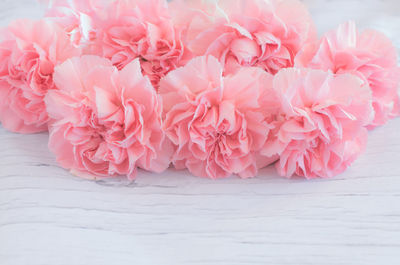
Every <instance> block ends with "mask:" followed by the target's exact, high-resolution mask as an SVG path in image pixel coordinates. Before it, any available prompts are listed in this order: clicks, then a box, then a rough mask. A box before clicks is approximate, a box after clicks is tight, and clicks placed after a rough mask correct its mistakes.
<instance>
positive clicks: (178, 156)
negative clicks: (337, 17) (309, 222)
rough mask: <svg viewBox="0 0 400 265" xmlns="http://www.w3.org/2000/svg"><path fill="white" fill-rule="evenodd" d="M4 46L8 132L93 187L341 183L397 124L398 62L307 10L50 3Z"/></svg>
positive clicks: (4, 39)
mask: <svg viewBox="0 0 400 265" xmlns="http://www.w3.org/2000/svg"><path fill="white" fill-rule="evenodd" d="M45 2H46V4H47V9H46V14H45V16H44V17H43V18H41V19H39V20H26V19H22V20H17V21H14V22H12V23H10V25H9V26H8V27H7V28H4V29H3V30H2V31H1V32H0V122H1V124H2V126H3V127H4V128H6V129H8V130H10V131H12V132H17V133H24V134H26V133H38V132H44V131H48V132H49V145H48V146H49V148H50V150H51V151H52V152H53V153H54V154H55V156H56V158H57V161H58V163H59V164H60V165H61V166H62V167H64V168H66V169H68V170H70V171H71V172H72V173H73V174H75V175H78V176H81V177H88V178H98V177H113V176H121V175H122V176H127V177H128V178H129V179H134V178H135V177H136V175H137V171H138V168H140V169H143V170H148V171H152V172H157V173H159V172H162V171H164V170H166V169H167V168H168V167H170V166H171V165H173V166H174V167H175V168H177V169H188V170H189V171H190V172H191V173H192V174H194V175H196V176H200V177H208V178H224V177H228V176H231V175H233V174H235V175H238V176H240V177H242V178H249V177H254V176H256V175H257V173H258V170H259V169H261V168H263V167H266V166H268V165H271V164H275V167H276V169H277V172H278V174H279V175H281V176H285V177H291V176H293V175H298V176H304V177H305V178H307V179H310V178H327V177H333V176H335V175H337V174H340V173H342V172H344V171H345V170H346V169H347V168H348V167H349V166H350V165H351V164H352V163H353V162H354V161H355V160H356V159H357V158H358V157H359V155H360V154H361V153H362V152H363V151H364V150H365V147H366V143H367V138H368V131H369V130H372V129H374V128H375V127H377V126H381V125H384V124H385V123H386V122H388V121H389V120H390V119H392V118H395V117H397V116H399V115H400V95H399V94H400V93H399V83H400V68H399V67H398V65H397V52H396V48H395V47H394V45H393V44H392V42H391V41H390V39H388V38H387V37H386V36H385V35H384V34H383V33H380V32H378V31H375V30H364V31H361V32H360V31H358V30H357V28H356V25H355V23H354V22H347V23H344V24H342V25H339V27H338V28H337V29H334V30H332V31H330V32H327V33H326V34H324V35H323V36H322V37H321V38H318V37H317V34H316V29H315V25H314V23H313V21H312V19H311V16H310V14H309V12H308V11H307V9H306V7H305V6H304V5H303V4H302V3H301V2H300V1H297V0H219V1H206V0H186V1H184V0H173V1H172V2H169V3H168V2H167V1H165V0H113V1H110V0H53V1H45Z"/></svg>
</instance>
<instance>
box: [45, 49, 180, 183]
mask: <svg viewBox="0 0 400 265" xmlns="http://www.w3.org/2000/svg"><path fill="white" fill-rule="evenodd" d="M54 81H55V83H56V85H57V86H58V88H59V90H52V91H49V93H48V95H47V96H46V99H45V101H46V106H47V110H48V113H49V115H50V117H51V118H52V119H53V121H52V122H51V125H50V126H49V131H50V140H49V148H50V149H51V151H52V152H54V153H55V155H56V157H57V160H58V162H59V163H60V164H61V165H62V166H63V167H64V168H67V169H71V171H72V172H73V173H74V174H77V175H79V176H86V175H88V176H90V177H91V176H93V175H94V176H115V175H127V176H128V177H129V178H130V179H133V178H134V177H135V174H136V171H137V170H136V169H137V167H140V168H142V169H145V170H150V171H154V172H161V171H163V170H165V169H166V168H167V167H168V166H169V163H170V156H171V155H172V152H173V149H172V146H171V144H170V143H169V141H167V140H164V138H165V137H164V133H163V131H162V130H161V110H162V105H161V102H160V100H159V97H158V96H157V94H156V92H155V90H154V88H153V86H152V85H151V83H150V81H149V79H148V78H147V77H143V76H142V74H141V71H140V64H139V61H138V60H134V61H133V62H131V63H129V64H127V65H126V66H125V67H124V68H123V69H122V70H121V71H118V69H117V68H115V67H114V66H112V63H111V62H110V61H109V60H107V59H103V58H100V57H97V56H90V55H87V56H83V57H82V58H78V57H75V58H72V59H70V60H67V61H66V62H65V63H63V64H61V65H60V66H58V67H56V69H55V74H54Z"/></svg>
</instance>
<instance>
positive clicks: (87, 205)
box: [0, 0, 400, 265]
mask: <svg viewBox="0 0 400 265" xmlns="http://www.w3.org/2000/svg"><path fill="white" fill-rule="evenodd" d="M305 2H307V4H308V5H309V6H310V10H311V12H312V14H313V16H314V18H315V19H316V23H317V25H318V28H319V31H320V32H323V31H325V30H328V29H330V28H334V27H336V25H337V24H338V23H340V22H344V21H346V20H348V19H351V18H354V19H355V20H356V21H357V22H358V23H359V25H360V26H361V27H363V28H364V27H373V28H376V29H379V30H382V31H384V32H385V33H386V34H388V35H389V36H390V37H391V38H393V40H394V42H395V43H396V45H397V46H398V47H400V1H398V0H386V1H384V0H381V1H379V0H359V1H356V0H347V1H345V0H307V1H305ZM38 14H40V9H39V7H38V6H37V4H36V3H35V1H34V0H0V24H2V25H6V24H7V23H8V22H9V21H10V20H11V19H14V18H17V17H24V16H29V17H34V16H38ZM46 144H47V135H46V134H38V135H29V136H22V135H17V134H12V133H9V132H6V131H5V130H4V129H2V128H1V126H0V264H1V265H64V264H65V265H73V264H85V265H86V264H88V265H91V264H93V265H103V264H104V265H106V264H107V265H108V264H112V265H114V264H115V265H125V264H135V265H138V264H139V265H140V264H155V265H163V264H168V265H169V264H171V265H178V264H184V265H186V264H198V265H203V264H222V265H238V264H260V265H261V264H262V265H266V264H273V265H280V264H296V265H299V264H318V265H325V264H343V265H349V264H350V265H355V264H363V265H369V264H370V265H372V264H385V265H389V264H393V265H394V264H400V157H399V156H400V119H397V120H393V121H391V122H390V123H389V124H388V125H387V126H384V127H382V128H379V129H377V130H375V131H373V132H371V133H370V139H369V144H368V151H367V152H366V153H365V154H364V155H363V156H362V157H361V158H360V159H359V160H358V161H357V162H356V163H355V164H354V166H353V167H352V168H351V169H350V170H348V171H347V172H346V173H345V174H343V175H341V176H339V177H337V178H334V179H330V180H314V181H305V180H301V179H293V180H287V179H282V178H279V177H278V176H277V175H276V173H275V171H274V170H273V169H272V168H268V169H265V170H263V171H262V172H261V174H260V176H259V177H258V178H255V179H249V180H240V179H238V178H230V179H227V180H220V181H211V180H205V179H199V178H195V177H192V176H190V175H189V174H188V173H187V172H175V171H173V170H170V171H168V172H167V173H165V174H162V175H152V174H147V173H144V172H141V173H140V174H139V178H138V179H137V181H136V182H135V183H133V184H130V185H126V183H125V182H121V181H115V182H104V181H99V182H91V181H86V180H82V179H78V178H75V177H73V176H71V175H70V174H69V173H68V172H67V171H65V170H63V169H60V168H59V167H57V164H56V163H55V160H54V157H53V156H52V155H51V154H50V153H49V151H48V150H47V147H46Z"/></svg>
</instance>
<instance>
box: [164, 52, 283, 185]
mask: <svg viewBox="0 0 400 265" xmlns="http://www.w3.org/2000/svg"><path fill="white" fill-rule="evenodd" d="M222 74H223V67H222V65H221V64H220V63H219V62H218V60H217V59H216V58H214V57H213V56H203V57H197V58H195V59H193V60H191V61H190V62H189V63H188V64H187V65H186V66H184V67H182V68H178V69H176V70H175V71H172V72H170V73H169V74H168V75H167V76H166V77H164V78H163V79H162V80H161V82H160V90H159V93H160V95H161V96H162V98H163V101H164V103H165V104H164V115H163V116H164V118H165V120H164V130H165V132H166V134H167V135H168V137H169V138H170V139H171V141H172V142H173V144H175V146H176V152H175V155H174V157H173V163H174V165H175V167H176V168H178V169H183V168H188V169H189V171H190V172H191V173H193V174H194V175H196V176H200V177H209V178H223V177H228V176H230V175H231V174H238V175H239V176H240V177H242V178H247V177H253V176H255V175H256V174H257V170H258V169H259V168H261V167H264V166H266V165H268V164H270V163H271V162H273V161H275V160H276V157H262V156H261V155H260V154H259V150H260V148H261V147H262V146H263V145H264V143H265V141H266V140H267V137H268V132H269V131H270V129H271V128H272V126H271V124H269V123H268V122H267V121H266V119H267V117H268V116H269V113H270V112H271V111H272V110H273V108H274V104H273V103H271V104H270V103H269V101H272V102H274V99H273V97H272V95H270V92H271V91H272V87H271V86H270V84H271V80H272V76H271V75H270V74H268V73H266V72H265V71H263V70H262V69H260V68H256V67H254V68H250V67H248V68H246V67H244V68H242V69H240V70H239V71H238V72H237V73H236V74H233V75H229V76H225V77H223V76H222Z"/></svg>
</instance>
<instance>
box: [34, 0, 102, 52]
mask: <svg viewBox="0 0 400 265" xmlns="http://www.w3.org/2000/svg"><path fill="white" fill-rule="evenodd" d="M41 2H44V3H45V4H47V10H46V15H45V16H46V17H47V18H49V19H52V20H53V21H54V22H56V23H57V24H59V25H60V26H62V27H63V28H64V30H65V31H67V33H68V34H69V36H70V38H71V41H72V42H73V43H74V44H75V45H87V44H88V43H89V42H90V41H92V40H93V38H94V35H95V31H96V29H95V28H93V20H94V19H95V18H98V17H101V16H104V13H105V10H106V9H107V6H108V3H109V2H110V1H109V0H41Z"/></svg>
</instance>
